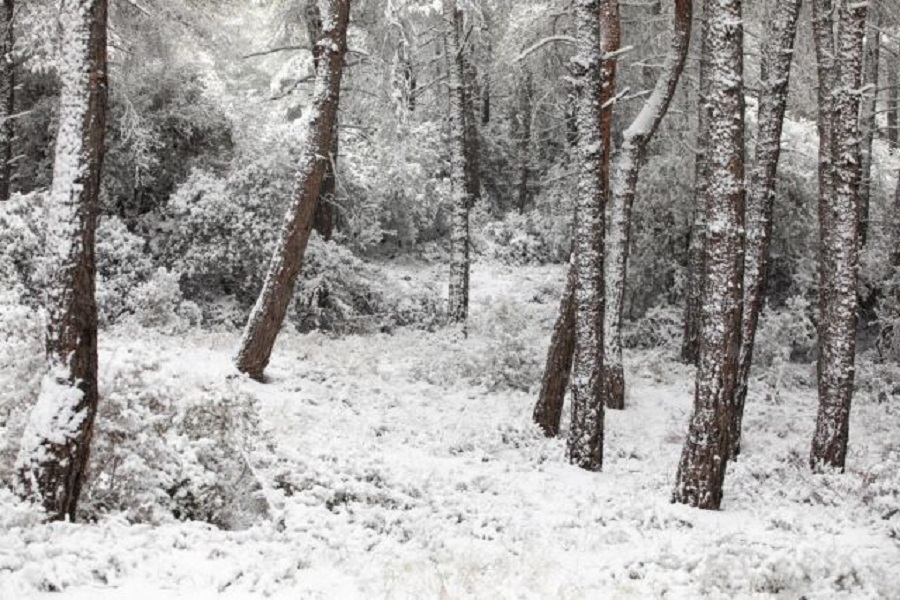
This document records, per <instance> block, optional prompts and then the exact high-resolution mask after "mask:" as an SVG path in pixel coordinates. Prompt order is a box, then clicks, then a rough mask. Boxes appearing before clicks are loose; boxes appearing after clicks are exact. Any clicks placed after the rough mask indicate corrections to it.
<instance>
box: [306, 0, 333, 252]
mask: <svg viewBox="0 0 900 600" xmlns="http://www.w3.org/2000/svg"><path fill="white" fill-rule="evenodd" d="M306 31H307V35H308V37H309V43H310V44H311V45H312V55H313V67H314V68H315V71H316V74H318V72H319V67H320V66H321V64H322V56H323V55H324V53H325V47H324V46H323V45H322V44H319V43H318V40H320V39H322V15H321V13H320V12H319V3H318V0H307V2H306ZM337 156H338V126H337V118H335V120H334V133H333V134H332V137H331V147H330V149H329V150H328V162H327V163H326V165H325V176H324V178H323V179H322V188H321V189H320V190H319V199H318V201H317V202H316V212H315V213H314V215H313V229H315V230H316V232H317V233H318V234H319V235H320V236H322V239H323V240H326V241H327V240H330V239H331V238H332V236H333V235H334V227H335V217H336V214H335V213H336V212H337V211H336V209H335V207H336V206H337V205H336V204H335V202H334V200H335V190H336V189H337V168H336V167H337Z"/></svg>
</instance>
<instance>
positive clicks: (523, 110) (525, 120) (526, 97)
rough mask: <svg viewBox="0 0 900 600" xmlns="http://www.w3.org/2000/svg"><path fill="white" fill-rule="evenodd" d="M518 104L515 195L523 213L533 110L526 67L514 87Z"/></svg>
mask: <svg viewBox="0 0 900 600" xmlns="http://www.w3.org/2000/svg"><path fill="white" fill-rule="evenodd" d="M516 97H517V100H518V106H517V107H516V114H515V122H514V124H515V128H514V129H515V141H516V196H517V201H518V205H519V206H518V208H519V213H520V214H521V213H524V212H525V209H526V208H528V204H529V192H528V175H529V173H530V170H531V121H532V113H533V110H534V107H533V101H534V85H533V81H532V77H531V71H530V70H528V69H527V68H526V69H525V72H524V74H523V75H522V77H521V79H520V80H519V85H518V86H517V88H516Z"/></svg>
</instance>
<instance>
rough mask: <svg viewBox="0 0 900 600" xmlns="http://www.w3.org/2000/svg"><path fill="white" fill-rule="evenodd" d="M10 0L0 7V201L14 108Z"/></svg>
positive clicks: (7, 174) (4, 195)
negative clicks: (1, 33)
mask: <svg viewBox="0 0 900 600" xmlns="http://www.w3.org/2000/svg"><path fill="white" fill-rule="evenodd" d="M14 4H15V3H14V1H13V0H3V8H2V9H0V31H2V32H5V35H0V202H2V201H4V200H9V192H10V184H11V182H12V158H13V155H12V142H13V135H14V130H13V119H12V115H13V114H14V112H15V108H14V103H13V100H14V99H15V88H16V70H15V63H14V57H13V44H14V41H15V40H14V38H13V25H14V23H13V16H14V14H15V6H14Z"/></svg>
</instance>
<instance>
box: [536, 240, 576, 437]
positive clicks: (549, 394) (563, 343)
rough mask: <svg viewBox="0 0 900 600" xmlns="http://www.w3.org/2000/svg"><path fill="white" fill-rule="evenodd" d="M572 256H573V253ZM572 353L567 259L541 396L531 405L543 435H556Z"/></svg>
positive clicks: (571, 295) (572, 310)
mask: <svg viewBox="0 0 900 600" xmlns="http://www.w3.org/2000/svg"><path fill="white" fill-rule="evenodd" d="M573 257H574V255H573ZM574 353H575V266H574V262H572V261H570V264H569V267H568V274H567V275H566V288H565V291H564V292H563V297H562V301H561V302H560V306H559V316H558V317H557V318H556V324H555V325H554V327H553V335H552V337H551V338H550V349H549V350H548V352H547V365H546V366H545V367H544V377H543V378H542V379H541V395H540V396H539V397H538V401H537V404H535V406H534V422H535V423H537V424H538V426H539V427H540V428H541V431H543V432H544V435H545V436H547V437H555V436H557V435H559V422H560V420H561V418H562V411H563V402H564V400H565V397H566V388H567V387H568V386H569V375H570V374H571V373H572V355H573V354H574Z"/></svg>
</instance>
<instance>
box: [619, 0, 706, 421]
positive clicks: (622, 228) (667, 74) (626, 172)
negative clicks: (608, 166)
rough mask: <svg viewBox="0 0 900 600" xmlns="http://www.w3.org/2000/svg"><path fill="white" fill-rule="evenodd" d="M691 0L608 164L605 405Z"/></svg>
mask: <svg viewBox="0 0 900 600" xmlns="http://www.w3.org/2000/svg"><path fill="white" fill-rule="evenodd" d="M692 8H693V7H692V1H691V0H677V1H676V2H675V9H674V14H673V27H672V41H671V45H670V48H669V54H668V56H667V57H666V62H665V66H664V67H663V71H662V73H661V74H660V76H659V79H658V80H657V81H656V84H655V85H654V88H653V92H652V93H651V95H650V97H649V98H648V99H647V101H646V103H645V104H644V106H643V108H642V109H641V111H640V113H638V116H637V117H636V118H635V120H634V122H633V123H632V124H631V125H630V126H629V127H628V129H626V130H625V133H624V134H623V141H622V146H621V148H620V149H619V152H618V153H617V154H616V158H615V162H614V166H613V180H612V184H611V195H610V201H609V206H608V208H607V222H606V229H607V231H606V255H605V257H604V258H605V265H606V311H605V317H606V324H605V326H604V331H603V341H604V351H603V353H604V361H603V386H604V390H605V392H604V397H605V398H606V407H607V408H611V409H616V410H621V409H624V408H625V369H624V365H623V360H622V315H623V308H624V305H625V302H624V297H625V281H626V278H627V275H628V253H629V246H630V241H631V209H632V205H633V204H634V197H635V195H636V193H637V184H638V177H639V175H640V170H641V167H642V166H643V164H644V161H645V160H646V153H647V146H648V144H649V143H650V140H651V139H653V136H654V135H655V133H656V130H657V129H658V128H659V125H660V123H662V120H663V118H664V117H665V115H666V112H667V111H668V109H669V104H670V103H671V101H672V98H673V97H674V95H675V90H676V88H677V87H678V80H679V79H680V78H681V72H682V71H683V70H684V63H685V61H686V59H687V53H688V46H689V45H690V38H691V17H692V12H693V11H692Z"/></svg>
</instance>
